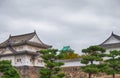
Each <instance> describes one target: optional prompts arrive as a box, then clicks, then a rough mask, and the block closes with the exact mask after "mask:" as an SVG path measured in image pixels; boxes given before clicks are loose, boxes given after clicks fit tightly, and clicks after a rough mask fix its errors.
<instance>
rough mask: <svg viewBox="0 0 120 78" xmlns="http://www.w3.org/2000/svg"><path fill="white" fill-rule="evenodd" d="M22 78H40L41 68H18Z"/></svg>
mask: <svg viewBox="0 0 120 78" xmlns="http://www.w3.org/2000/svg"><path fill="white" fill-rule="evenodd" d="M16 68H17V70H18V71H19V73H20V76H21V78H39V70H40V67H33V66H20V67H16Z"/></svg>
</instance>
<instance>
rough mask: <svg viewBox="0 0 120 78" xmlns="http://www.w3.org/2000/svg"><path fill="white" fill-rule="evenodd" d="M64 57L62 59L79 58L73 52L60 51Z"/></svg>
mask: <svg viewBox="0 0 120 78" xmlns="http://www.w3.org/2000/svg"><path fill="white" fill-rule="evenodd" d="M61 54H62V55H63V56H64V57H63V58H62V59H76V58H79V55H78V54H76V53H74V52H69V53H67V52H62V53H61Z"/></svg>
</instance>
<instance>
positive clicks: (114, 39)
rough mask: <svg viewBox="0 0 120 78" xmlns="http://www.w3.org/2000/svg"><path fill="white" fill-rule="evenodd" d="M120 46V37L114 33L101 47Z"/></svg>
mask: <svg viewBox="0 0 120 78" xmlns="http://www.w3.org/2000/svg"><path fill="white" fill-rule="evenodd" d="M119 45H120V36H119V35H116V34H114V33H113V32H112V33H111V35H110V37H108V38H107V39H106V40H105V41H104V42H103V43H102V44H100V46H102V47H105V48H106V47H115V46H117V47H118V46H119Z"/></svg>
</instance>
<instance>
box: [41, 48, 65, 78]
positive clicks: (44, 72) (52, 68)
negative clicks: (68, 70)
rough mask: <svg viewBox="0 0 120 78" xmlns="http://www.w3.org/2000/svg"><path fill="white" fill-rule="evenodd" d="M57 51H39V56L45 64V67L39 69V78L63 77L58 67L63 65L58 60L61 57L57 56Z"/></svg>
mask: <svg viewBox="0 0 120 78" xmlns="http://www.w3.org/2000/svg"><path fill="white" fill-rule="evenodd" d="M57 51H58V50H57V49H46V50H40V51H39V52H40V56H41V58H42V59H43V61H44V63H45V67H44V68H41V69H40V78H63V77H64V76H65V75H64V73H61V72H60V71H61V68H60V66H62V65H64V63H62V62H59V61H58V60H59V59H61V58H62V55H60V54H57Z"/></svg>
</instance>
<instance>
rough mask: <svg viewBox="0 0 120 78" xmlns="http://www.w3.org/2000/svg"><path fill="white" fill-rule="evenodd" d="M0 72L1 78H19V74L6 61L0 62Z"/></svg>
mask: <svg viewBox="0 0 120 78" xmlns="http://www.w3.org/2000/svg"><path fill="white" fill-rule="evenodd" d="M0 72H2V74H3V75H2V78H20V75H19V73H18V72H17V70H16V69H15V68H14V67H13V66H12V65H11V62H10V61H8V60H3V61H0Z"/></svg>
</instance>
